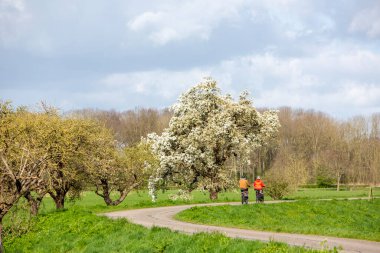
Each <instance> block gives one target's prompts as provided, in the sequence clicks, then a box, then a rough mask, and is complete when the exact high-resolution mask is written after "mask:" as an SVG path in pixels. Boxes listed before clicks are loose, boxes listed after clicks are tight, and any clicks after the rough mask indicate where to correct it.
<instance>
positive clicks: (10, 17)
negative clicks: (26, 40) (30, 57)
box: [0, 0, 30, 46]
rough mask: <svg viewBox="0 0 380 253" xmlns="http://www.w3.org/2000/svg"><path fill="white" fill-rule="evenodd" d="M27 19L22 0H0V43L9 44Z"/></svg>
mask: <svg viewBox="0 0 380 253" xmlns="http://www.w3.org/2000/svg"><path fill="white" fill-rule="evenodd" d="M29 19H30V14H29V13H28V12H27V10H26V6H25V2H24V0H0V43H1V44H3V45H5V46H9V45H11V44H12V43H13V42H14V41H15V40H17V39H18V38H19V36H20V35H21V34H22V31H21V30H23V29H22V26H23V25H24V24H26V23H27V22H28V20H29Z"/></svg>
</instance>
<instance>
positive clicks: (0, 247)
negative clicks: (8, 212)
mask: <svg viewBox="0 0 380 253" xmlns="http://www.w3.org/2000/svg"><path fill="white" fill-rule="evenodd" d="M2 234H3V217H1V218H0V253H4V252H5V251H4V246H3V237H2Z"/></svg>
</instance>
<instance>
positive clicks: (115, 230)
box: [3, 188, 380, 252]
mask: <svg viewBox="0 0 380 253" xmlns="http://www.w3.org/2000/svg"><path fill="white" fill-rule="evenodd" d="M173 193H175V191H166V192H165V193H160V194H159V198H158V201H157V202H156V203H152V202H151V201H150V198H149V196H148V194H147V192H146V191H139V192H132V193H131V194H130V195H129V196H128V197H127V198H126V199H125V201H124V202H123V203H121V204H120V205H119V206H116V207H107V206H106V205H105V203H104V201H103V199H102V198H100V197H98V196H97V195H95V194H94V193H93V192H84V193H83V194H82V198H81V199H80V200H77V201H75V202H70V201H67V202H66V205H65V207H66V210H64V211H60V212H57V211H55V206H54V203H53V201H52V200H51V199H50V198H49V197H46V198H45V199H44V201H43V203H42V207H41V210H40V215H38V217H37V218H34V219H32V220H28V219H27V217H28V215H27V212H25V211H24V212H22V211H20V210H19V211H18V212H16V213H15V214H13V215H12V214H8V215H6V216H5V218H4V220H3V223H4V227H5V231H4V232H5V238H4V239H5V247H6V250H7V252H163V251H165V252H180V251H185V252H252V251H255V249H257V251H260V252H312V251H310V250H305V249H301V248H290V247H289V246H287V245H284V244H278V243H274V242H272V243H269V244H265V243H261V242H248V241H243V240H235V239H229V238H226V237H224V236H222V235H220V234H212V235H209V234H199V235H194V236H189V235H183V234H178V233H175V232H171V231H169V230H166V229H160V228H154V229H152V230H150V229H146V228H143V227H140V226H137V225H134V224H130V223H128V222H127V221H125V220H118V221H114V220H109V219H107V218H104V217H99V216H97V215H96V214H97V213H101V212H107V211H114V210H121V209H135V208H145V207H158V206H168V205H181V204H189V203H207V202H210V200H209V197H208V193H203V192H201V191H195V192H193V199H192V200H191V201H172V200H170V199H169V195H170V194H173ZM367 193H368V190H367V189H361V188H358V189H355V190H353V191H340V192H336V191H334V190H329V189H327V190H326V189H301V190H300V191H298V192H297V193H295V194H293V195H291V196H287V198H288V199H318V198H348V197H365V196H367ZM375 195H376V196H380V189H379V188H377V189H376V190H375ZM268 199H269V198H266V200H268ZM218 201H219V202H234V201H240V193H239V192H238V191H231V192H224V193H220V194H219V199H218ZM249 207H252V206H249ZM243 208H247V207H243ZM22 213H24V217H25V219H24V220H26V222H24V223H23V222H22V220H23V219H22V218H20V217H21V214H22ZM345 215H346V213H342V216H345ZM15 217H16V219H15ZM12 218H13V219H12ZM15 221H17V222H15ZM19 221H20V222H19ZM16 223H17V224H16ZM15 224H16V226H15ZM25 224H29V226H26V225H25ZM11 225H12V227H13V228H14V227H16V228H15V229H12V230H11V229H9V228H10V227H11ZM25 227H29V231H28V232H27V233H24V232H25V231H23V230H25ZM315 252H316V251H315ZM325 252H326V251H325Z"/></svg>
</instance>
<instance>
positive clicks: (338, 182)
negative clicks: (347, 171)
mask: <svg viewBox="0 0 380 253" xmlns="http://www.w3.org/2000/svg"><path fill="white" fill-rule="evenodd" d="M341 177H342V175H341V174H340V173H339V172H338V176H337V180H336V191H337V192H338V191H340V178H341Z"/></svg>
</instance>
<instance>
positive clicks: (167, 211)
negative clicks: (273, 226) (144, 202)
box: [104, 201, 380, 253]
mask: <svg viewBox="0 0 380 253" xmlns="http://www.w3.org/2000/svg"><path fill="white" fill-rule="evenodd" d="M278 202H279V201H267V202H266V203H267V204H269V203H278ZM206 205H209V206H210V205H212V206H216V205H240V203H211V204H193V205H184V206H169V207H157V208H145V209H135V210H127V211H117V212H111V213H105V214H104V215H106V216H108V217H110V218H127V219H128V220H129V221H131V222H133V223H136V224H140V225H143V226H145V227H148V228H150V227H153V226H158V227H166V228H170V229H172V230H176V231H180V232H184V233H190V234H192V233H199V232H220V233H222V234H224V235H226V236H229V237H235V238H243V239H248V240H260V241H269V240H274V241H278V242H284V243H287V244H290V245H296V246H305V247H309V248H315V249H322V248H323V247H329V248H333V247H341V248H343V250H342V251H340V252H363V253H364V252H365V253H380V242H371V241H365V240H356V239H345V238H335V237H327V236H317V235H301V234H289V233H276V232H263V231H254V230H247V229H237V228H226V227H217V226H209V225H198V224H192V223H187V222H182V221H177V220H174V218H173V216H174V215H175V214H177V213H178V212H181V211H183V210H185V209H188V208H190V207H193V206H206Z"/></svg>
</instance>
